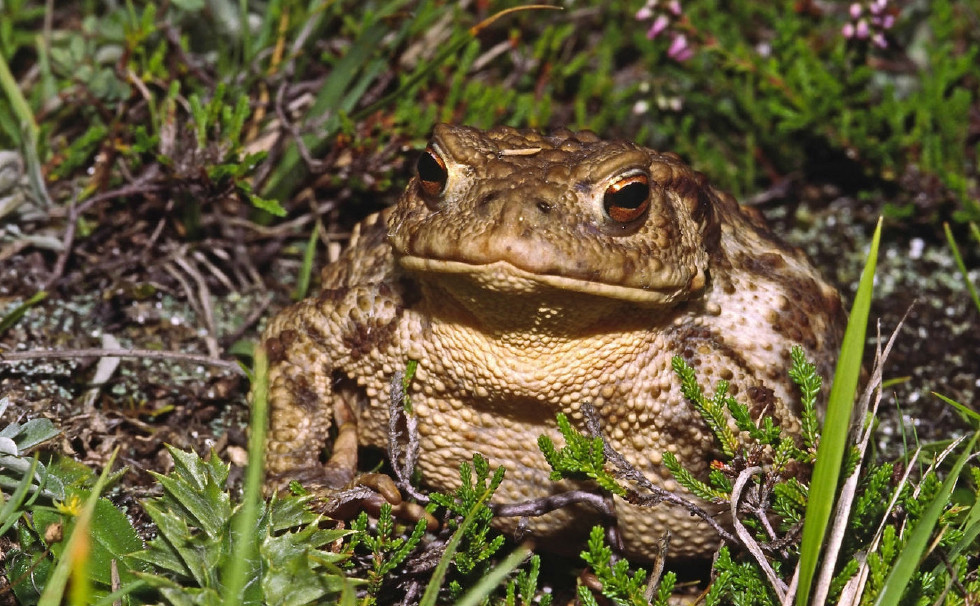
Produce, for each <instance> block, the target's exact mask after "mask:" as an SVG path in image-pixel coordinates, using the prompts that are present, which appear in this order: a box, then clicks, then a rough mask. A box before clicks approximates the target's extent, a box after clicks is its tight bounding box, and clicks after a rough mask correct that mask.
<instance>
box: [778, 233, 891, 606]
mask: <svg viewBox="0 0 980 606" xmlns="http://www.w3.org/2000/svg"><path fill="white" fill-rule="evenodd" d="M880 241H881V220H880V219H879V220H878V225H877V227H876V228H875V232H874V236H873V237H872V239H871V249H870V251H869V252H868V260H867V263H865V266H864V271H863V272H862V274H861V281H860V283H859V284H858V290H857V294H856V295H855V297H854V305H853V306H852V307H851V314H850V319H849V320H848V322H847V329H846V330H845V332H844V343H843V346H842V347H841V355H840V358H839V359H838V361H837V369H836V371H835V372H834V382H833V385H832V386H831V388H830V400H829V402H828V404H827V417H826V421H825V422H824V429H823V434H822V437H821V440H820V447H819V449H818V450H817V460H816V465H815V466H814V469H813V481H812V482H811V484H810V500H809V501H808V502H807V507H806V514H805V515H804V520H805V522H804V525H803V540H802V544H801V545H800V563H799V567H800V580H799V590H798V591H797V594H796V603H797V605H798V606H803V605H804V604H806V603H807V602H808V600H809V598H810V589H811V586H812V584H813V575H814V573H815V572H816V569H817V563H818V561H819V558H820V549H821V546H822V545H823V540H824V535H825V533H826V530H827V524H828V520H829V519H830V512H831V510H832V509H833V506H834V501H835V496H836V494H837V482H838V478H839V477H840V472H841V467H842V465H843V461H844V451H845V447H846V445H847V433H848V432H847V429H848V426H849V425H850V420H851V410H852V408H853V406H854V396H855V393H856V391H857V384H858V377H859V376H860V373H861V360H862V358H863V356H864V335H865V332H866V330H867V326H868V313H869V311H870V309H871V293H872V290H873V285H874V274H875V266H876V264H877V260H878V244H879V242H880Z"/></svg>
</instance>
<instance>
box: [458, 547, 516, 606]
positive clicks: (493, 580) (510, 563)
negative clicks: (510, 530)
mask: <svg viewBox="0 0 980 606" xmlns="http://www.w3.org/2000/svg"><path fill="white" fill-rule="evenodd" d="M529 555H531V550H530V549H528V548H527V547H525V546H523V545H521V546H520V547H518V548H517V549H515V550H514V551H513V552H512V553H511V554H510V555H509V556H507V557H506V558H505V559H504V561H503V562H500V563H499V564H497V566H496V567H494V569H493V570H491V571H490V573H489V574H487V575H486V576H485V577H483V578H482V579H480V580H479V582H477V583H476V584H475V585H473V587H472V588H471V589H470V590H469V591H467V592H466V595H464V596H463V597H462V598H461V599H460V600H459V601H458V602H456V606H478V605H479V604H482V603H484V601H485V600H486V599H487V596H489V595H490V593H491V592H492V591H493V590H494V589H496V588H497V586H498V585H500V584H501V583H503V582H504V579H506V578H507V575H509V574H510V573H511V572H513V571H514V569H516V568H517V567H518V566H520V565H521V562H523V561H524V560H526V559H527V557H528V556H529Z"/></svg>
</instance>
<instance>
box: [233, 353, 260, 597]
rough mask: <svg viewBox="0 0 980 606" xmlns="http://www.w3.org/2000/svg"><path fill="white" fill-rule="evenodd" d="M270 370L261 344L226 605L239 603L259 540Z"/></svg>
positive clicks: (256, 356)
mask: <svg viewBox="0 0 980 606" xmlns="http://www.w3.org/2000/svg"><path fill="white" fill-rule="evenodd" d="M268 371H269V361H268V358H267V357H266V354H265V350H264V349H262V348H261V347H257V348H255V398H254V400H253V402H252V422H251V427H250V429H251V434H250V436H249V440H248V468H247V469H246V470H245V487H244V490H243V492H244V494H243V496H242V509H241V511H240V512H239V513H238V515H237V516H236V520H235V531H234V533H233V534H232V536H234V537H237V540H236V541H235V553H234V554H233V555H232V557H231V559H230V560H229V561H228V564H227V565H226V568H225V570H224V571H223V572H224V574H223V575H222V577H223V578H224V580H225V588H224V604H225V606H235V604H239V603H240V600H241V593H242V588H243V587H244V586H245V580H246V579H245V573H246V571H247V569H248V562H249V560H250V559H252V558H253V557H255V555H256V554H255V541H254V540H252V539H253V537H254V530H255V523H256V521H257V520H258V517H259V508H260V503H261V500H262V494H261V490H262V471H263V455H264V447H265V433H266V424H267V422H268V417H269V414H268V413H269V407H268V400H267V394H268V387H269V386H268V377H269V372H268Z"/></svg>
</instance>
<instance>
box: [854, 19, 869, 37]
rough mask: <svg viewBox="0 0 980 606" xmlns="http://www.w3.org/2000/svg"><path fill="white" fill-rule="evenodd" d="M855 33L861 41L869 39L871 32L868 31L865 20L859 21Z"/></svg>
mask: <svg viewBox="0 0 980 606" xmlns="http://www.w3.org/2000/svg"><path fill="white" fill-rule="evenodd" d="M854 33H855V35H857V37H858V38H860V39H861V40H864V39H865V38H867V37H868V34H869V33H870V30H869V29H868V22H867V21H865V20H864V19H861V20H860V21H858V22H857V27H856V28H855V29H854Z"/></svg>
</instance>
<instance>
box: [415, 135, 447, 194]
mask: <svg viewBox="0 0 980 606" xmlns="http://www.w3.org/2000/svg"><path fill="white" fill-rule="evenodd" d="M416 170H418V173H419V186H420V187H421V188H422V191H423V192H424V193H425V194H426V195H428V196H438V195H439V194H441V193H442V190H443V189H445V187H446V179H448V178H449V171H447V170H446V162H445V161H444V160H443V159H442V158H441V157H439V154H438V153H436V151H435V150H434V149H432V146H429V147H427V148H425V153H423V154H422V155H421V156H419V163H418V165H417V166H416Z"/></svg>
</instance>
